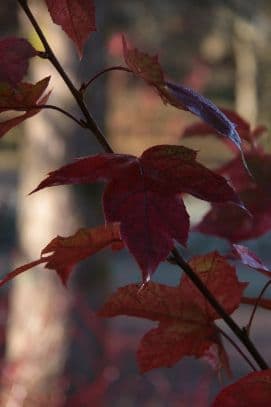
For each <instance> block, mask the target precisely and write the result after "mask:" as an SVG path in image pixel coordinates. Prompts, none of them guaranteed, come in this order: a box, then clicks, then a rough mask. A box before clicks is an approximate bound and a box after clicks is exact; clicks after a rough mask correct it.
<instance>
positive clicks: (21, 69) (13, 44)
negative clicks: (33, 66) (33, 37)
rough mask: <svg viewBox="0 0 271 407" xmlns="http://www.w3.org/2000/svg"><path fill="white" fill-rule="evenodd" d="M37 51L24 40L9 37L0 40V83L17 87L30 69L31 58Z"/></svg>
mask: <svg viewBox="0 0 271 407" xmlns="http://www.w3.org/2000/svg"><path fill="white" fill-rule="evenodd" d="M35 55H37V51H36V50H35V49H34V48H33V47H32V45H31V44H29V42H28V41H27V40H25V39H24V38H16V37H8V38H4V39H2V40H0V60H1V64H0V82H4V83H9V84H11V85H13V86H14V85H16V84H17V83H19V82H20V81H21V80H22V79H23V77H24V75H25V74H26V72H27V69H28V61H29V58H32V57H34V56H35Z"/></svg>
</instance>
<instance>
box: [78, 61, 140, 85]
mask: <svg viewBox="0 0 271 407" xmlns="http://www.w3.org/2000/svg"><path fill="white" fill-rule="evenodd" d="M110 71H125V72H129V73H133V71H131V69H129V68H126V67H125V66H121V65H119V66H110V67H109V68H106V69H103V70H102V71H100V72H98V73H96V75H94V76H93V77H92V78H90V79H89V80H88V81H87V82H86V83H82V85H81V88H80V89H79V92H84V91H85V90H86V89H87V88H88V86H89V85H91V83H93V82H94V81H95V80H96V79H97V78H99V77H100V76H102V75H104V74H105V73H107V72H110Z"/></svg>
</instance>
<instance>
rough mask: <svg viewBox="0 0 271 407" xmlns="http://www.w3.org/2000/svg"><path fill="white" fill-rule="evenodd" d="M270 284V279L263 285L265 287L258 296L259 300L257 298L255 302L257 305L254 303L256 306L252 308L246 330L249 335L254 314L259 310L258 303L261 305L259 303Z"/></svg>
mask: <svg viewBox="0 0 271 407" xmlns="http://www.w3.org/2000/svg"><path fill="white" fill-rule="evenodd" d="M270 284H271V280H269V281H267V283H265V285H264V286H263V288H262V290H261V292H260V294H259V296H258V298H257V300H256V303H255V305H254V307H253V310H252V312H251V315H250V318H249V322H248V324H247V326H246V331H247V333H248V335H249V333H250V329H251V324H252V321H253V318H254V316H255V313H256V310H257V308H258V305H259V303H260V301H261V298H262V296H263V295H264V293H265V291H266V290H267V288H268V287H269V286H270Z"/></svg>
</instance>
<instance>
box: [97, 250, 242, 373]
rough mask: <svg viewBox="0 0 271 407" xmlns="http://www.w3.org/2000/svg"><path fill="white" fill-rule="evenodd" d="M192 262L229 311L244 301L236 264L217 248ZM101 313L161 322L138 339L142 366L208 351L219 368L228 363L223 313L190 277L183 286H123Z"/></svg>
mask: <svg viewBox="0 0 271 407" xmlns="http://www.w3.org/2000/svg"><path fill="white" fill-rule="evenodd" d="M190 264H191V265H192V266H193V267H194V271H195V272H196V273H197V274H198V275H199V276H200V277H201V278H202V279H203V281H204V282H205V283H206V285H207V287H208V288H209V290H210V291H211V292H212V293H213V294H214V295H215V296H216V297H218V298H219V301H220V302H221V303H222V304H223V306H224V307H225V309H226V310H227V312H228V313H232V312H233V311H234V310H235V309H236V308H237V307H238V306H239V304H240V301H241V295H242V292H243V290H244V287H245V286H246V284H245V283H239V282H238V280H237V277H236V274H235V269H234V268H233V267H232V266H230V265H229V264H228V263H227V261H226V259H225V258H223V257H222V256H220V255H219V254H218V253H210V254H208V255H206V256H198V257H196V258H194V259H192V260H191V262H190ZM98 314H99V315H100V316H104V317H113V316H118V315H128V316H134V317H140V318H146V319H150V320H152V321H158V322H159V326H158V327H157V328H154V329H152V330H150V331H149V332H147V334H146V335H145V336H144V337H143V339H142V340H141V343H140V345H139V348H138V352H137V359H138V363H139V367H140V371H141V372H146V371H148V370H151V369H153V368H157V367H163V366H171V365H173V364H174V363H176V362H178V361H179V360H180V359H181V358H182V357H184V356H195V357H197V358H199V357H204V358H206V359H207V360H209V362H211V363H212V365H213V366H214V367H216V368H218V367H221V363H222V364H223V366H224V367H226V368H227V357H226V354H225V351H224V349H223V346H222V343H221V341H220V338H219V332H218V330H217V328H216V326H215V324H214V323H213V322H214V320H215V319H218V318H220V317H219V315H217V314H216V313H215V312H214V311H213V310H211V309H210V306H209V305H207V302H206V299H205V298H204V297H203V296H202V294H201V293H200V292H199V291H198V290H197V289H196V288H195V287H194V286H193V285H192V284H189V282H188V280H187V279H186V277H185V278H183V279H182V280H181V283H180V285H179V286H178V287H169V286H166V285H162V284H157V283H153V282H149V283H147V284H146V285H145V286H144V287H143V288H142V287H141V288H140V286H139V285H136V284H131V285H128V286H126V287H122V288H119V289H118V290H117V292H116V293H114V294H112V295H111V297H110V298H109V300H108V301H107V302H106V303H105V304H104V306H103V307H102V309H101V310H100V311H99V313H98ZM211 354H212V357H210V355H211ZM215 355H216V356H215Z"/></svg>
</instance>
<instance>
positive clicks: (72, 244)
mask: <svg viewBox="0 0 271 407" xmlns="http://www.w3.org/2000/svg"><path fill="white" fill-rule="evenodd" d="M120 242H121V239H120V233H119V225H118V224H116V223H115V224H114V223H111V224H107V225H106V226H104V225H103V226H98V227H96V228H91V229H80V230H78V231H77V232H76V233H75V234H74V235H72V236H68V237H62V236H57V237H56V238H55V239H53V240H52V241H51V242H50V243H49V244H48V245H47V246H46V247H45V248H44V249H43V250H42V252H41V257H40V259H38V260H36V261H33V262H31V263H28V264H25V265H23V266H21V267H19V268H17V269H15V270H14V271H12V272H11V273H9V274H8V275H7V276H6V277H5V278H4V279H2V280H1V281H0V286H1V285H3V284H5V283H6V282H8V281H9V280H11V279H13V278H14V277H15V276H17V275H18V274H20V273H23V272H24V271H26V270H29V269H30V268H32V267H35V266H37V265H38V264H41V263H45V267H46V268H47V269H50V270H55V271H56V272H57V274H58V275H59V277H60V278H61V280H62V282H63V284H66V283H67V280H68V277H69V276H70V273H71V272H72V270H73V268H74V266H75V264H77V263H78V262H79V261H81V260H83V259H85V258H87V257H89V256H92V255H93V254H95V253H97V252H98V251H100V250H102V249H103V248H105V247H106V246H109V245H111V244H113V243H120ZM122 247H123V246H122V245H119V246H118V248H122ZM50 253H51V254H50Z"/></svg>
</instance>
